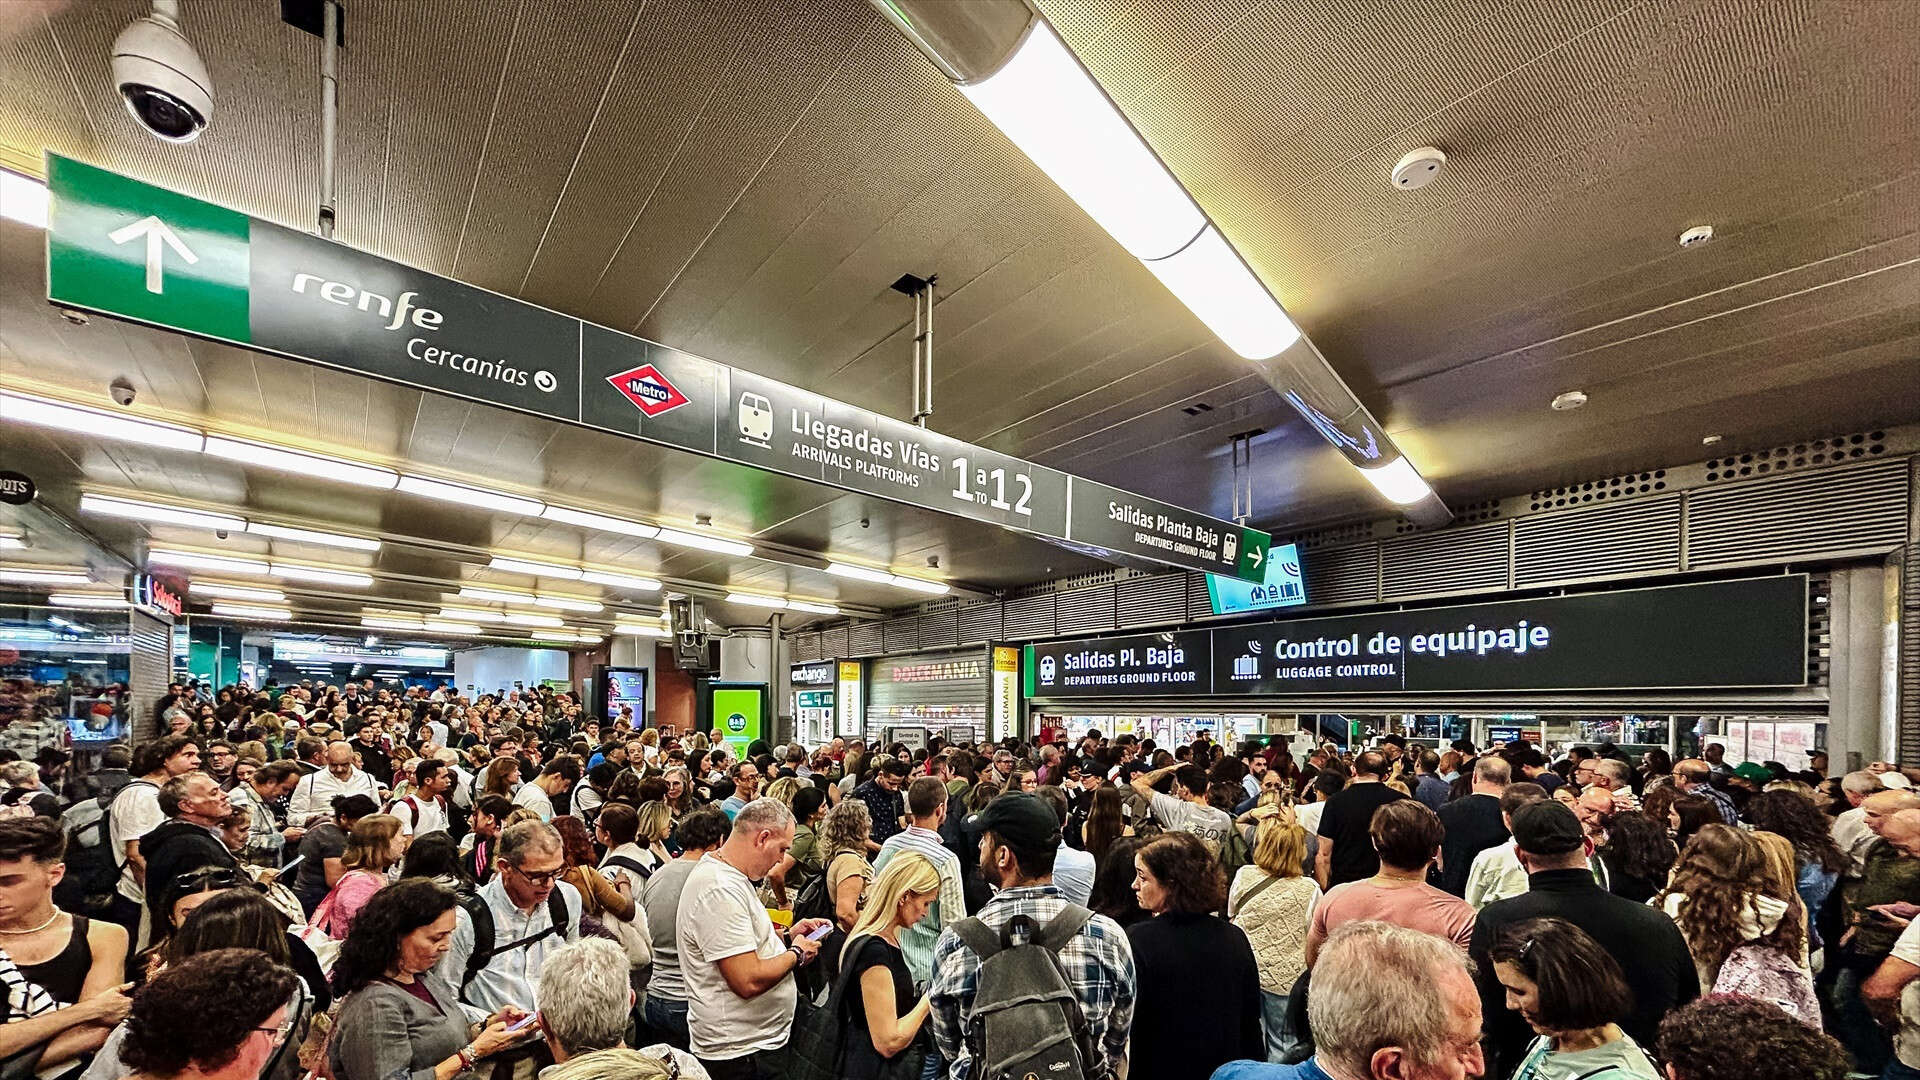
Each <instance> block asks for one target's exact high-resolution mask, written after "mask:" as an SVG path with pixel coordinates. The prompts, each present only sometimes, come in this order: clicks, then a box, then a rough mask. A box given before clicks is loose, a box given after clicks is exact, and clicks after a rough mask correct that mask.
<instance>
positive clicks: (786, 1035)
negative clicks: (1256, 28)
mask: <svg viewBox="0 0 1920 1080" xmlns="http://www.w3.org/2000/svg"><path fill="white" fill-rule="evenodd" d="M158 720H159V729H160V734H158V735H157V736H155V737H153V738H150V739H146V740H144V741H141V742H139V743H137V744H135V745H133V746H131V747H126V746H115V747H112V748H110V749H109V750H108V751H107V752H106V753H105V754H104V755H103V757H102V759H101V762H100V767H99V768H97V769H94V770H91V771H90V772H88V773H87V774H86V775H84V776H69V775H66V774H65V768H66V765H67V761H66V760H65V757H64V753H63V752H62V751H60V750H59V749H58V748H57V747H49V748H48V749H49V750H52V751H53V753H51V754H44V755H41V756H40V757H39V758H38V759H36V760H30V761H13V762H9V763H4V764H0V782H4V783H5V784H6V785H7V788H6V790H5V791H4V792H0V935H4V937H0V982H4V984H5V987H6V994H5V996H4V999H0V1000H4V1001H5V1007H6V1010H7V1011H6V1015H5V1016H4V1017H0V1020H4V1023H0V1066H4V1067H5V1068H6V1069H7V1070H9V1071H8V1072H7V1073H6V1075H8V1076H14V1075H18V1076H22V1077H24V1076H27V1075H39V1076H42V1077H50V1078H66V1077H81V1076H84V1077H86V1078H88V1080H115V1078H119V1077H127V1076H135V1075H137V1076H140V1077H143V1078H147V1077H151V1078H174V1077H179V1078H183V1080H184V1078H221V1080H239V1078H243V1077H248V1078H250V1077H256V1076H258V1077H271V1078H275V1080H282V1078H284V1080H293V1078H297V1077H303V1076H306V1075H308V1074H312V1075H315V1076H321V1077H331V1078H333V1080H394V1078H400V1077H407V1078H413V1080H428V1078H432V1080H454V1078H455V1077H467V1076H486V1077H491V1078H494V1080H508V1078H512V1077H520V1078H527V1077H533V1076H535V1075H538V1076H540V1077H546V1078H550V1080H585V1078H595V1080H600V1078H639V1080H653V1078H656V1077H681V1078H687V1080H699V1078H711V1080H735V1078H776V1077H777V1078H782V1080H785V1078H789V1077H792V1078H795V1080H815V1078H821V1080H824V1078H827V1077H834V1078H848V1080H898V1078H906V1080H917V1078H927V1080H932V1078H951V1080H982V1078H992V1080H1000V1078H1003V1077H1011V1078H1016V1080H1019V1078H1026V1077H1030V1076H1038V1077H1047V1078H1049V1080H1079V1078H1105V1077H1116V1078H1117V1077H1131V1078H1137V1080H1206V1078H1208V1077H1215V1078H1218V1080H1464V1078H1468V1077H1479V1076H1486V1077H1493V1078H1499V1080H1506V1078H1516V1080H1570V1078H1574V1077H1579V1078H1583V1080H1585V1078H1591V1080H1733V1078H1735V1077H1738V1078H1740V1080H1776V1078H1778V1080H1787V1078H1792V1080H1840V1078H1841V1077H1844V1076H1847V1075H1849V1073H1850V1072H1851V1073H1854V1074H1861V1075H1879V1076H1885V1077H1887V1078H1889V1080H1910V1078H1912V1077H1915V1076H1920V929H1915V927H1916V926H1917V925H1920V923H1916V922H1915V919H1916V916H1920V792H1916V791H1915V790H1913V786H1914V781H1915V780H1920V775H1916V776H1914V777H1909V776H1908V775H1907V774H1906V773H1903V772H1901V771H1900V770H1898V769H1896V768H1894V767H1893V766H1891V765H1887V764H1886V763H1875V764H1874V765H1873V766H1871V767H1870V768H1868V769H1866V770H1862V771H1859V772H1854V773H1849V774H1847V775H1845V776H1843V777H1828V776H1827V775H1825V769H1824V765H1825V762H1824V759H1820V758H1818V757H1816V759H1815V760H1814V761H1813V766H1814V767H1813V768H1812V769H1811V770H1808V771H1804V772H1798V773H1795V772H1790V771H1789V770H1787V769H1786V768H1785V767H1783V766H1779V765H1777V764H1760V763H1744V764H1740V765H1738V766H1730V765H1728V764H1727V763H1725V762H1724V760H1723V758H1724V754H1723V752H1722V751H1721V750H1720V748H1718V747H1716V746H1709V747H1707V748H1706V751H1705V755H1704V757H1702V758H1701V759H1696V760H1685V761H1680V762H1677V763H1676V762H1672V761H1670V760H1669V759H1668V758H1667V756H1666V755H1665V754H1664V753H1662V752H1660V751H1657V750H1656V751H1651V752H1648V753H1647V754H1645V755H1644V756H1643V757H1642V758H1641V759H1640V760H1639V761H1629V760H1628V759H1627V757H1626V755H1625V754H1623V753H1621V752H1620V751H1619V750H1618V749H1617V748H1615V747H1613V746H1612V745H1611V744H1604V743H1603V744H1601V745H1599V746H1596V747H1587V746H1575V747H1572V748H1570V750H1569V752H1568V753H1567V754H1566V755H1565V756H1564V757H1563V758H1562V759H1561V760H1557V761H1549V760H1548V759H1547V758H1546V757H1545V756H1544V755H1543V754H1542V753H1541V752H1540V750H1539V749H1538V748H1536V747H1534V746H1532V745H1530V744H1527V743H1524V742H1516V743H1513V744H1511V745H1507V746H1502V747H1495V748H1490V749H1488V750H1487V751H1484V752H1482V751H1479V750H1476V748H1475V747H1474V746H1472V745H1470V744H1468V743H1464V742H1457V743H1454V744H1453V745H1452V746H1451V747H1445V748H1442V747H1430V746H1422V745H1420V744H1418V743H1417V742H1408V741H1407V740H1405V739H1402V738H1401V737H1399V736H1391V735H1390V736H1387V737H1386V738H1384V739H1381V740H1378V741H1377V742H1376V743H1375V745H1372V746H1369V747H1355V748H1351V749H1349V750H1344V751H1343V750H1342V749H1340V748H1338V747H1335V746H1333V745H1331V744H1321V745H1318V746H1312V747H1306V748H1303V749H1304V752H1296V751H1294V750H1292V749H1291V748H1290V747H1289V746H1288V745H1287V743H1286V742H1285V741H1284V740H1272V741H1271V744H1269V742H1268V741H1267V740H1261V741H1255V742H1248V743H1246V744H1243V745H1238V746H1224V745H1221V744H1219V743H1216V742H1214V741H1213V740H1211V739H1210V738H1208V737H1206V736H1201V737H1199V738H1197V739H1196V740H1195V741H1194V742H1192V743H1190V744H1188V745H1182V746H1176V747H1160V746H1156V745H1155V744H1154V743H1153V741H1152V740H1143V739H1140V738H1137V737H1135V736H1134V735H1131V734H1119V735H1115V736H1113V737H1111V738H1109V737H1107V736H1104V735H1102V734H1101V733H1100V732H1097V731H1095V732H1088V733H1086V734H1085V735H1084V736H1082V737H1079V738H1077V739H1071V740H1064V739H1062V740H1055V741H1051V742H1045V743H1041V744H1038V745H1035V744H1031V743H1027V742H1024V741H1022V740H1018V739H1010V740H1007V741H1006V742H1004V743H1000V744H958V745H949V744H947V743H946V742H944V741H943V740H941V739H938V738H935V739H932V740H929V743H928V745H926V746H925V747H922V748H917V749H909V748H907V747H905V746H903V745H899V744H894V745H889V746H881V745H869V744H867V743H866V742H864V741H862V740H859V739H834V740H832V741H831V742H830V743H828V744H826V745H821V746H814V747H807V746H802V745H799V744H791V745H783V746H777V747H776V746H771V745H768V744H766V743H764V742H754V743H751V744H749V745H746V746H740V745H738V744H736V743H729V742H728V741H726V740H725V739H724V738H721V737H720V736H719V733H718V732H714V733H702V732H684V733H681V732H674V731H671V730H663V729H660V728H654V727H647V726H644V725H641V724H637V723H636V722H635V719H634V718H633V717H631V716H624V715H623V716H619V717H614V718H611V719H608V720H604V721H603V720H601V719H599V718H595V717H592V716H590V715H588V714H586V713H585V712H584V711H583V710H582V709H581V707H580V706H579V704H578V702H576V701H575V700H574V699H573V698H572V697H571V696H570V695H568V694H566V693H555V692H552V691H549V690H546V689H543V688H536V689H532V690H527V689H515V690H510V691H503V692H500V693H496V694H489V695H485V696H481V697H478V698H474V699H469V698H466V697H464V696H462V695H459V694H457V693H455V692H453V691H451V690H450V689H446V688H442V689H439V690H433V691H429V690H427V689H424V688H419V687H416V688H412V689H408V690H405V691H397V690H394V689H392V688H391V687H379V686H376V685H375V684H373V683H371V682H368V683H363V684H348V685H345V686H338V687H336V686H328V685H319V684H301V685H295V686H269V687H268V688H266V689H263V690H254V689H251V688H248V687H244V686H235V687H228V688H225V689H222V690H220V691H219V692H218V693H217V694H215V695H213V696H212V697H211V698H210V699H204V700H203V699H202V698H201V696H200V695H198V694H196V693H195V692H194V691H193V690H191V689H189V688H186V687H175V688H173V691H172V692H171V693H170V694H169V695H168V697H167V698H166V699H163V701H162V703H161V709H160V715H159V717H158ZM0 756H4V752H0Z"/></svg>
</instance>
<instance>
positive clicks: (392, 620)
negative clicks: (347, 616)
mask: <svg viewBox="0 0 1920 1080" xmlns="http://www.w3.org/2000/svg"><path fill="white" fill-rule="evenodd" d="M360 625H361V626H366V627H371V628H373V629H375V630H418V629H420V628H421V627H423V626H425V625H426V622H425V620H423V619H418V618H415V617H414V616H411V615H398V614H388V615H362V616H360Z"/></svg>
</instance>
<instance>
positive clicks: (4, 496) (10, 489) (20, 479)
mask: <svg viewBox="0 0 1920 1080" xmlns="http://www.w3.org/2000/svg"><path fill="white" fill-rule="evenodd" d="M37 490H39V489H38V488H36V487H35V486H34V483H33V477H31V476H28V475H27V474H26V473H17V472H14V471H13V470H11V469H7V470H4V471H0V503H6V504H8V505H9V506H25V505H27V504H28V503H30V502H32V501H33V495H34V492H35V491H37Z"/></svg>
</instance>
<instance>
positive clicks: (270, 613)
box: [213, 604, 293, 621]
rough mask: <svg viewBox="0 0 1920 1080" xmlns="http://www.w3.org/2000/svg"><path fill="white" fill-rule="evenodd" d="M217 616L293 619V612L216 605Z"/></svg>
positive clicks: (246, 606)
mask: <svg viewBox="0 0 1920 1080" xmlns="http://www.w3.org/2000/svg"><path fill="white" fill-rule="evenodd" d="M213 613H214V614H215V615H226V616H230V617H232V618H235V619H272V620H276V621H277V620H281V619H291V618H293V612H291V611H288V610H287V609H286V608H272V607H255V606H253V605H252V604H215V605H213Z"/></svg>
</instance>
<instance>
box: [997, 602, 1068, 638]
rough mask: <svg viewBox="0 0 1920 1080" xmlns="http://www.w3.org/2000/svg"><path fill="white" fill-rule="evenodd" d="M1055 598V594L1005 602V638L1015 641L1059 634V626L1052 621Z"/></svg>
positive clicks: (1054, 610)
mask: <svg viewBox="0 0 1920 1080" xmlns="http://www.w3.org/2000/svg"><path fill="white" fill-rule="evenodd" d="M1057 598H1058V594H1057V593H1047V594H1046V595H1045V596H1028V597H1023V598H1021V599H1019V600H1009V601H1007V603H1006V606H1005V609H1006V610H1005V615H1004V616H1003V629H1004V631H1005V633H1006V636H1008V637H1010V638H1013V639H1015V640H1017V641H1024V640H1027V639H1029V638H1045V637H1052V636H1054V634H1056V633H1058V632H1059V626H1058V624H1057V623H1056V622H1055V621H1054V615H1055V613H1056V609H1055V606H1054V601H1055V600H1056V599H1057Z"/></svg>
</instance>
